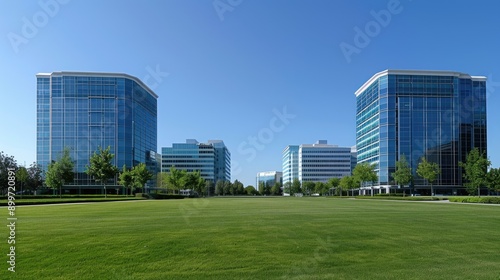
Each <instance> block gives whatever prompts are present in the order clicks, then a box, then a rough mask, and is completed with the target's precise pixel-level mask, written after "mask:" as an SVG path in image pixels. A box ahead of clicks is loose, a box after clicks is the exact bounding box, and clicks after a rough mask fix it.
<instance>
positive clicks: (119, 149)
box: [36, 72, 158, 189]
mask: <svg viewBox="0 0 500 280" xmlns="http://www.w3.org/2000/svg"><path fill="white" fill-rule="evenodd" d="M36 77H37V163H38V164H40V165H41V167H42V168H43V170H44V171H46V170H47V166H48V164H49V163H50V162H51V161H53V160H57V159H58V158H59V157H60V156H61V153H62V151H63V149H64V148H68V149H69V150H70V156H71V158H72V159H73V161H74V162H75V170H74V171H75V179H74V182H73V183H72V185H75V186H87V187H86V188H87V189H88V188H92V186H94V187H95V188H96V189H97V188H99V187H98V185H99V184H96V182H94V180H92V179H91V178H89V176H87V175H86V174H85V169H86V166H87V165H88V164H89V158H90V156H91V155H93V153H94V152H95V151H97V150H98V147H99V146H100V147H102V148H103V149H105V148H107V147H108V146H109V147H110V149H111V153H113V154H114V155H115V157H114V159H113V160H114V162H113V164H114V165H116V166H117V167H118V168H119V169H120V170H121V168H122V167H123V165H126V166H127V167H128V168H130V167H133V166H136V165H138V164H139V163H145V164H146V165H147V166H148V168H149V169H150V171H151V172H155V171H156V170H157V168H158V166H157V155H156V151H157V98H158V96H157V95H156V94H155V93H154V92H153V91H152V90H151V89H150V88H148V86H146V85H145V84H144V83H143V82H141V81H140V80H139V79H137V78H135V77H133V76H130V75H127V74H119V73H88V72H53V73H40V74H37V75H36ZM155 173H156V172H155ZM108 184H111V185H113V184H114V185H117V178H115V179H114V180H113V183H111V182H109V183H108ZM148 184H150V185H152V184H154V182H149V183H148ZM68 188H69V189H71V186H69V187H68Z"/></svg>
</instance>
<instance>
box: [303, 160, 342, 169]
mask: <svg viewBox="0 0 500 280" xmlns="http://www.w3.org/2000/svg"><path fill="white" fill-rule="evenodd" d="M307 167H330V168H341V167H349V168H350V167H351V163H350V162H349V164H335V165H332V164H303V165H302V170H305V169H304V168H307Z"/></svg>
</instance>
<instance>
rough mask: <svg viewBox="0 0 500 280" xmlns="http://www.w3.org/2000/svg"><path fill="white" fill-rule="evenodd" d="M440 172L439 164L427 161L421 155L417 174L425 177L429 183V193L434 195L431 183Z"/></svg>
mask: <svg viewBox="0 0 500 280" xmlns="http://www.w3.org/2000/svg"><path fill="white" fill-rule="evenodd" d="M440 173H441V170H440V169H439V165H438V164H437V163H435V162H429V161H427V159H426V158H425V157H422V159H421V160H420V163H419V164H418V167H417V174H418V176H420V177H422V178H424V179H426V180H427V182H428V183H429V184H430V185H431V195H434V188H433V184H434V181H435V180H436V179H437V177H438V175H439V174H440Z"/></svg>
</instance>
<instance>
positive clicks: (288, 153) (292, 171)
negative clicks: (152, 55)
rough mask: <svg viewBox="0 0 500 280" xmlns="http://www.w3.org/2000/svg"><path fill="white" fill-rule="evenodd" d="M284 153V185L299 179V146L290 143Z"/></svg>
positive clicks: (282, 159)
mask: <svg viewBox="0 0 500 280" xmlns="http://www.w3.org/2000/svg"><path fill="white" fill-rule="evenodd" d="M282 154H283V156H282V158H281V161H282V168H283V185H285V184H286V183H288V182H290V183H292V182H293V180H295V179H299V146H298V145H289V146H287V147H286V148H285V149H284V150H283V153H282Z"/></svg>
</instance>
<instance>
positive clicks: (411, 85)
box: [355, 70, 487, 194]
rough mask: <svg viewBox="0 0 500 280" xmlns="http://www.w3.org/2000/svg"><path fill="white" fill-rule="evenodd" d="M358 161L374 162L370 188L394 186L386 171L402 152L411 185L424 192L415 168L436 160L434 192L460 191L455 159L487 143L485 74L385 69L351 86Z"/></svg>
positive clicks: (425, 186)
mask: <svg viewBox="0 0 500 280" xmlns="http://www.w3.org/2000/svg"><path fill="white" fill-rule="evenodd" d="M355 95H356V103H357V110H356V147H357V159H358V162H369V163H372V164H375V165H376V171H377V172H378V177H379V180H378V182H376V183H375V189H378V191H380V192H388V191H389V190H390V188H391V187H395V186H396V182H394V179H393V178H392V175H391V174H392V173H393V172H394V171H395V168H396V161H398V160H399V159H400V158H401V157H402V156H403V155H404V156H405V157H406V159H407V161H408V162H409V164H410V166H411V168H412V171H413V175H414V178H415V180H414V188H415V189H416V190H417V191H421V192H423V193H425V194H430V190H429V189H430V188H429V186H428V184H427V183H426V182H425V180H424V179H422V178H420V177H419V176H417V174H416V169H417V166H418V164H419V162H420V160H421V159H422V158H426V159H427V160H428V161H430V162H435V163H437V164H438V165H439V167H440V171H441V174H440V175H439V177H438V178H437V180H436V181H435V182H434V190H435V192H437V193H446V194H455V193H460V192H462V191H463V189H462V183H463V182H462V178H463V177H462V174H463V170H462V169H461V168H460V167H459V162H460V161H462V162H464V161H465V159H466V156H467V154H468V153H469V151H470V150H472V149H473V148H475V147H477V148H479V150H480V151H486V149H487V141H486V139H487V133H486V132H487V131H486V77H483V76H470V75H468V74H465V73H459V72H450V71H414V70H385V71H382V72H379V73H377V74H375V75H374V76H373V77H371V78H370V79H369V80H368V81H367V82H366V83H365V84H364V85H363V86H361V87H360V88H359V89H358V90H357V91H356V92H355Z"/></svg>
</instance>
